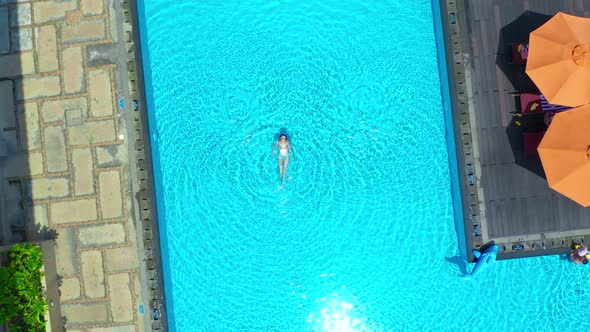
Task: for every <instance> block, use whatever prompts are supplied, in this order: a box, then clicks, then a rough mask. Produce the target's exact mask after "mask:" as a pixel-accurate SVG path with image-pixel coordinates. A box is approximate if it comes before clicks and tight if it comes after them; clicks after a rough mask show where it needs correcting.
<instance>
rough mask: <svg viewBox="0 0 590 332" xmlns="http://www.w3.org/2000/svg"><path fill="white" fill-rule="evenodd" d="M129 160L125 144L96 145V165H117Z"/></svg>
mask: <svg viewBox="0 0 590 332" xmlns="http://www.w3.org/2000/svg"><path fill="white" fill-rule="evenodd" d="M128 161H129V151H128V150H127V146H126V145H125V144H117V145H109V146H99V147H96V163H97V166H98V167H111V166H119V165H123V164H125V163H127V162H128Z"/></svg>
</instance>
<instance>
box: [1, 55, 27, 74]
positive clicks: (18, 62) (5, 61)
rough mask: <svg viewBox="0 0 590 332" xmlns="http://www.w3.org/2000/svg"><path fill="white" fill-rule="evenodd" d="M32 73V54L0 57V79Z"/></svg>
mask: <svg viewBox="0 0 590 332" xmlns="http://www.w3.org/2000/svg"><path fill="white" fill-rule="evenodd" d="M34 72H35V58H34V57H33V52H23V53H16V54H6V55H0V78H6V77H14V76H21V75H27V74H32V73H34Z"/></svg>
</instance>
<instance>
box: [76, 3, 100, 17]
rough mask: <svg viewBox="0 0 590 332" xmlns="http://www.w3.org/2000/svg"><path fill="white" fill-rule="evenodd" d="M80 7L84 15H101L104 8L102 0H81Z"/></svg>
mask: <svg viewBox="0 0 590 332" xmlns="http://www.w3.org/2000/svg"><path fill="white" fill-rule="evenodd" d="M80 7H81V9H82V13H84V16H89V15H100V14H102V10H103V1H102V0H81V1H80Z"/></svg>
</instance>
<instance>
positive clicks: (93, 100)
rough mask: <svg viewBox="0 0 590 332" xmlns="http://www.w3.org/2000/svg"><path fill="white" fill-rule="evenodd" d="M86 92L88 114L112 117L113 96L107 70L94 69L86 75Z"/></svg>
mask: <svg viewBox="0 0 590 332" xmlns="http://www.w3.org/2000/svg"><path fill="white" fill-rule="evenodd" d="M88 91H89V93H90V113H91V114H92V115H93V116H108V115H113V95H112V93H111V77H110V75H109V70H108V69H105V68H101V69H95V70H91V71H90V72H89V73H88Z"/></svg>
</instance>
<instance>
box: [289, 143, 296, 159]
mask: <svg viewBox="0 0 590 332" xmlns="http://www.w3.org/2000/svg"><path fill="white" fill-rule="evenodd" d="M289 151H291V155H292V156H293V158H295V153H293V149H292V148H291V143H289Z"/></svg>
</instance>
